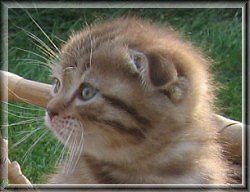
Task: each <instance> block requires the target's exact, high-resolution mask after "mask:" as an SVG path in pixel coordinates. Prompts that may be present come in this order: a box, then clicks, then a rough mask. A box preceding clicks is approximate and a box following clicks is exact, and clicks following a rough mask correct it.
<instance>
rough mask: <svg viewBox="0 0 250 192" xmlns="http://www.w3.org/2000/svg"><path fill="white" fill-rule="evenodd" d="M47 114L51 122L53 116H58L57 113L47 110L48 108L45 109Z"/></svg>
mask: <svg viewBox="0 0 250 192" xmlns="http://www.w3.org/2000/svg"><path fill="white" fill-rule="evenodd" d="M47 112H48V115H49V118H50V120H52V119H53V118H54V117H55V116H57V115H58V112H56V111H53V110H51V109H49V108H47Z"/></svg>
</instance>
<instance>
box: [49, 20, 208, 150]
mask: <svg viewBox="0 0 250 192" xmlns="http://www.w3.org/2000/svg"><path fill="white" fill-rule="evenodd" d="M161 35H164V37H165V34H164V33H163V32H162V31H159V30H156V29H155V28H150V27H149V25H148V24H147V23H144V24H143V25H142V24H141V23H140V21H136V20H124V21H123V20H120V21H115V22H113V23H111V24H106V25H101V26H99V27H95V28H94V29H93V30H91V31H85V32H81V33H78V34H76V35H74V36H73V37H72V38H71V39H70V40H69V41H68V42H67V43H66V45H65V46H64V47H63V49H62V52H61V55H60V56H59V58H60V59H59V61H58V62H57V63H56V64H55V66H54V69H53V76H54V77H55V78H56V81H55V84H54V86H53V90H52V92H53V97H52V99H51V100H50V102H49V103H48V106H47V113H46V122H47V124H48V126H49V127H50V128H51V129H52V130H53V132H54V133H55V135H56V136H57V137H58V138H59V139H60V140H61V141H62V142H63V143H64V144H66V145H68V146H71V145H72V144H74V145H79V144H81V143H82V142H84V145H85V147H84V149H85V150H86V151H87V152H90V153H95V152H96V153H98V154H100V153H105V152H104V151H103V150H117V149H118V150H120V149H122V148H128V147H135V146H139V145H143V143H149V140H150V141H153V142H154V140H155V142H156V143H157V142H158V143H160V142H161V139H162V138H163V140H171V139H172V138H173V135H174V134H175V132H176V131H177V129H175V127H176V123H177V124H178V123H181V122H182V119H183V118H184V116H183V114H182V113H183V112H184V110H189V112H191V108H190V107H194V105H193V103H191V102H190V101H189V102H190V103H189V105H188V106H187V105H186V104H185V102H186V101H185V100H186V99H187V92H188V89H189V91H191V89H192V87H191V84H190V83H191V81H193V80H192V77H190V78H189V77H188V74H185V73H184V72H183V71H181V70H179V69H178V70H177V68H178V67H179V66H181V65H182V64H181V62H182V61H181V60H180V61H178V60H176V55H177V53H176V52H178V50H179V49H178V48H177V49H174V50H173V49H172V47H171V44H169V43H168V41H165V40H164V41H165V42H164V41H163V39H162V38H160V36H161ZM169 38H173V36H171V35H169ZM171 41H172V43H174V44H175V46H177V47H178V41H176V42H173V40H171ZM167 43H168V44H167ZM165 45H166V46H165ZM180 49H181V46H180ZM188 55H189V54H186V55H185V53H184V56H183V57H186V56H187V57H188ZM180 58H181V59H182V57H180ZM176 65H179V66H176ZM194 67H195V68H194V69H192V70H191V71H192V73H195V71H196V70H199V68H197V67H196V66H195V65H194ZM187 71H188V70H187ZM201 74H202V73H201ZM202 79H203V77H201V78H200V79H199V81H200V85H201V86H203V85H202V83H201V82H202V81H203V80H202ZM188 83H189V85H188ZM188 86H189V88H188V89H187V87H188ZM203 87H204V86H203ZM195 90H199V88H198V87H196V89H195ZM193 99H198V98H194V97H193V98H192V100H193ZM179 114H180V115H179ZM162 125H164V126H166V127H168V126H169V127H168V128H166V129H162V128H161V130H159V128H158V127H162ZM164 142H165V141H164Z"/></svg>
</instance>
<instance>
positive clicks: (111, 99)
mask: <svg viewBox="0 0 250 192" xmlns="http://www.w3.org/2000/svg"><path fill="white" fill-rule="evenodd" d="M102 96H103V98H104V99H106V100H107V101H108V103H110V104H111V105H112V106H113V107H115V108H119V109H122V110H124V111H126V112H127V113H128V114H129V115H130V116H131V117H133V118H134V119H135V120H136V121H137V122H138V123H140V124H142V125H145V126H150V125H151V122H150V121H149V119H147V118H146V117H143V116H142V115H140V114H139V113H138V112H137V111H136V109H135V108H134V107H132V106H129V105H128V104H127V103H125V102H124V101H122V100H120V99H119V98H115V97H114V96H109V95H102Z"/></svg>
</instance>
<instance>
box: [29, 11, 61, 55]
mask: <svg viewBox="0 0 250 192" xmlns="http://www.w3.org/2000/svg"><path fill="white" fill-rule="evenodd" d="M26 13H27V15H28V16H29V17H30V19H31V20H32V21H33V22H34V23H35V25H36V26H37V27H38V29H40V31H41V32H42V33H43V34H44V36H45V37H46V38H47V39H48V40H49V42H50V43H51V44H52V45H53V47H54V48H55V49H56V50H57V52H58V53H60V50H59V49H58V47H57V46H56V45H55V44H54V42H53V41H52V40H51V39H50V38H49V36H48V35H47V34H46V33H45V32H44V30H43V29H42V28H41V26H40V25H39V24H38V23H37V22H36V21H35V19H34V18H33V17H32V16H31V14H30V13H29V12H28V11H26Z"/></svg>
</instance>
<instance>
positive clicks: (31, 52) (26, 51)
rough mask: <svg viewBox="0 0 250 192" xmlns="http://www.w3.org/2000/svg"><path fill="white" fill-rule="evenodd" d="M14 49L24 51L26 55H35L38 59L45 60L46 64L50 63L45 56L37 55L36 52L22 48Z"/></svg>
mask: <svg viewBox="0 0 250 192" xmlns="http://www.w3.org/2000/svg"><path fill="white" fill-rule="evenodd" d="M13 48H15V49H17V50H20V51H23V52H25V53H30V54H33V55H35V56H37V57H39V58H41V59H43V60H44V61H46V62H48V61H49V59H48V58H46V57H44V56H41V55H39V54H38V53H35V52H33V51H30V50H27V49H22V48H19V47H13Z"/></svg>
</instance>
